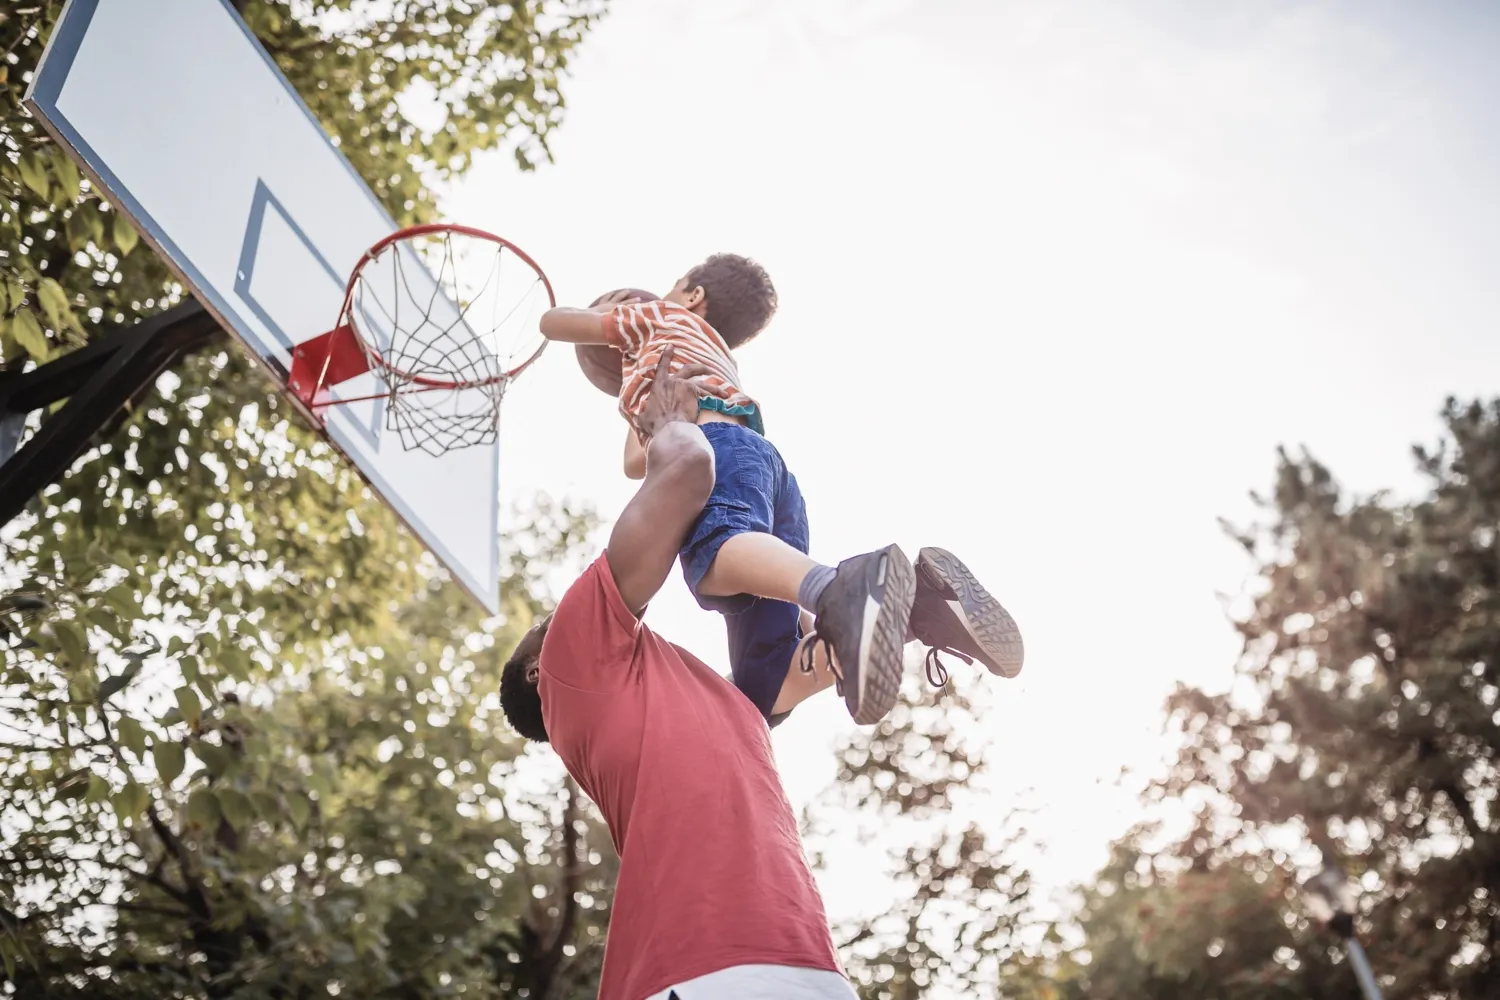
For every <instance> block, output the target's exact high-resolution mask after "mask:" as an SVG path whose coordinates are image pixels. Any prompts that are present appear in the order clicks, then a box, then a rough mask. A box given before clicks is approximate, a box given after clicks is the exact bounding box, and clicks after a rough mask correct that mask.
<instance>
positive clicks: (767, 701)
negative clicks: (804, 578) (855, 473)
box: [679, 423, 808, 722]
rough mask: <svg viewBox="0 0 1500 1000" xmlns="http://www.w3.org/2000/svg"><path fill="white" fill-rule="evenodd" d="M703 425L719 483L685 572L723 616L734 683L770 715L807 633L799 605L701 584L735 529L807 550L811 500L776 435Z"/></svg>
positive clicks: (687, 551)
mask: <svg viewBox="0 0 1500 1000" xmlns="http://www.w3.org/2000/svg"><path fill="white" fill-rule="evenodd" d="M701 429H702V431H703V434H704V436H705V437H707V438H708V443H709V444H710V445H711V446H712V447H713V450H714V491H713V493H712V495H710V496H709V498H708V503H707V504H705V505H704V507H703V513H702V514H701V515H699V517H698V520H697V522H696V523H695V524H694V525H693V527H692V530H691V531H690V532H689V533H688V537H687V541H685V542H684V543H683V545H682V549H681V552H680V553H679V555H680V558H681V561H682V575H683V577H684V578H685V579H686V580H687V585H688V588H689V589H690V590H692V592H693V596H694V597H696V598H697V599H698V603H699V604H700V605H701V606H702V607H704V608H707V609H708V610H710V611H717V612H719V613H720V614H722V615H723V616H724V624H725V626H726V628H727V629H728V631H729V667H730V671H731V673H732V674H733V676H734V683H735V686H736V687H738V688H739V689H740V690H741V691H742V692H744V694H745V696H746V697H748V698H749V699H750V700H751V701H752V702H754V704H755V707H756V708H758V709H760V712H761V714H762V715H764V716H765V717H766V718H767V720H768V721H772V720H771V708H772V707H773V706H774V705H775V704H776V696H777V695H778V694H779V693H780V692H781V685H782V682H783V681H785V680H786V673H787V667H788V666H790V664H791V662H792V656H793V654H794V653H795V652H796V649H797V643H798V642H800V641H801V639H802V627H801V622H800V616H801V613H800V611H799V610H798V608H797V606H796V605H795V604H787V603H786V602H784V601H772V600H768V599H766V598H761V597H751V596H750V595H748V594H739V595H736V596H734V597H707V596H705V595H703V594H701V593H699V592H698V588H699V585H700V584H701V583H702V582H703V577H704V575H705V574H706V573H707V572H708V569H709V567H710V566H712V565H713V561H714V558H715V557H716V556H717V555H718V554H719V548H720V547H721V546H722V545H723V544H724V543H725V542H726V541H727V540H729V539H730V538H733V537H734V536H735V535H742V534H744V533H746V532H750V531H757V532H763V533H765V534H770V535H775V536H776V537H777V538H779V539H781V540H782V541H783V542H786V543H787V544H788V545H790V546H791V547H792V548H794V549H796V550H797V551H799V552H806V551H807V550H808V528H807V505H806V504H805V503H804V502H803V500H802V491H801V489H799V488H798V486H797V479H796V477H795V476H793V475H792V474H791V473H790V472H789V471H787V467H786V463H785V462H783V461H782V459H781V453H780V452H778V451H777V450H776V446H775V445H773V444H771V442H770V441H767V440H766V439H765V438H764V437H761V436H760V435H759V434H756V433H755V432H754V431H752V430H750V429H749V428H748V427H743V426H741V425H739V424H727V423H710V424H703V425H701ZM774 721H775V722H779V721H780V719H779V718H778V719H776V720H774Z"/></svg>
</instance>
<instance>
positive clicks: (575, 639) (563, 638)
mask: <svg viewBox="0 0 1500 1000" xmlns="http://www.w3.org/2000/svg"><path fill="white" fill-rule="evenodd" d="M642 629H643V626H642V625H641V623H640V621H639V620H638V619H637V618H636V617H635V615H634V614H632V613H631V611H630V609H629V608H627V607H626V606H625V599H624V598H623V597H621V596H620V589H619V587H618V586H617V585H616V584H615V578H614V574H613V573H611V572H610V568H609V560H608V553H603V554H601V555H600V556H599V557H598V558H597V559H595V560H594V561H593V563H591V564H590V565H589V567H588V569H586V570H584V571H583V573H582V574H580V575H579V577H578V579H577V580H575V581H573V585H572V586H570V587H569V588H568V590H567V593H565V594H563V598H562V600H561V601H559V602H558V604H557V610H556V611H554V612H553V614H552V622H551V624H549V625H548V626H547V638H546V639H545V640H543V642H542V652H541V663H540V666H541V670H542V673H543V674H545V675H550V676H551V677H552V678H554V679H556V680H558V681H561V682H562V683H564V684H566V685H569V686H571V687H575V688H581V689H586V690H600V689H603V688H611V687H615V686H618V685H619V684H620V683H621V682H623V681H624V680H625V679H626V677H627V676H628V671H627V669H626V668H627V666H628V664H629V661H631V660H632V659H633V657H634V651H635V649H636V646H637V643H638V641H639V638H640V635H641V631H642Z"/></svg>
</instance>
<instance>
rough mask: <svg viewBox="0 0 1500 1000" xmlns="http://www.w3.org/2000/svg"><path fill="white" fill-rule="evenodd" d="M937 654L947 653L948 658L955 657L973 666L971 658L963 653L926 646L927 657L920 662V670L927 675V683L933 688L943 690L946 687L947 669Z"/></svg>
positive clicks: (941, 647) (945, 647) (947, 648)
mask: <svg viewBox="0 0 1500 1000" xmlns="http://www.w3.org/2000/svg"><path fill="white" fill-rule="evenodd" d="M939 653H947V654H949V655H950V656H956V657H958V658H959V659H960V660H963V661H964V662H965V663H967V664H969V665H970V666H973V664H974V658H973V657H971V656H968V655H967V654H965V653H960V652H959V651H958V650H956V649H951V648H949V647H947V646H928V647H927V657H926V659H924V660H923V661H922V669H923V670H924V671H925V672H926V674H927V683H928V684H931V685H932V686H933V687H935V688H944V687H947V686H948V667H947V665H946V664H944V663H943V660H942V657H940V656H939V655H938V654H939Z"/></svg>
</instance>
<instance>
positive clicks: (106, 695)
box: [99, 660, 141, 705]
mask: <svg viewBox="0 0 1500 1000" xmlns="http://www.w3.org/2000/svg"><path fill="white" fill-rule="evenodd" d="M140 672H141V661H140V660H131V661H130V662H129V663H127V664H125V669H124V670H121V671H120V672H119V673H118V674H116V675H115V676H113V677H106V678H104V681H103V682H102V683H101V684H100V685H99V704H101V705H102V704H104V703H105V702H106V701H109V699H110V698H112V697H114V696H115V695H116V694H118V693H119V692H120V691H121V690H123V689H124V688H125V686H126V685H128V684H129V683H130V682H131V681H133V680H135V675H136V674H138V673H140Z"/></svg>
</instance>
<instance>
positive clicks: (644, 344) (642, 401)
mask: <svg viewBox="0 0 1500 1000" xmlns="http://www.w3.org/2000/svg"><path fill="white" fill-rule="evenodd" d="M604 336H605V339H606V340H608V341H609V344H610V346H611V347H615V348H618V349H619V351H620V354H621V355H622V356H623V358H624V363H623V365H622V366H621V368H622V373H623V375H624V381H623V383H622V384H621V386H620V412H621V413H622V414H624V415H625V419H626V420H629V421H630V422H631V423H632V424H634V423H635V418H636V417H637V416H639V415H640V412H641V410H642V409H643V408H644V407H645V405H646V398H647V397H648V396H650V395H651V381H652V379H653V378H655V376H656V364H657V362H658V361H660V360H661V352H662V351H663V350H664V349H665V348H667V347H668V346H669V345H670V346H671V347H673V348H675V350H674V351H673V353H672V372H673V373H676V372H678V371H681V370H682V369H683V368H685V367H687V366H688V365H703V366H704V367H705V368H707V369H708V370H709V374H707V375H704V376H702V377H701V378H700V379H699V380H698V384H699V385H700V386H701V387H702V388H703V390H704V393H705V395H707V396H710V397H712V398H713V399H716V400H718V401H719V403H720V404H722V406H712V407H705V408H712V409H719V410H723V407H732V408H734V409H730V410H728V411H725V412H730V413H735V412H751V411H753V410H754V409H758V407H756V404H755V400H753V399H751V398H750V397H749V396H747V395H745V393H744V391H743V390H742V389H740V387H739V384H740V369H739V366H738V365H736V364H735V363H734V355H733V354H731V353H730V351H729V345H728V344H726V343H724V338H723V337H721V336H719V331H717V330H715V329H714V328H713V327H711V326H709V325H708V323H707V321H705V320H704V319H703V317H701V316H699V315H697V314H696V313H694V312H692V311H691V310H689V309H686V308H684V307H683V306H679V305H677V304H675V303H672V302H664V301H660V300H658V301H656V302H637V303H630V304H627V305H622V306H616V307H615V308H614V309H613V310H612V311H610V312H608V313H606V314H605V316H604ZM752 423H757V424H758V423H759V421H758V420H754V419H753V418H752Z"/></svg>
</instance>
